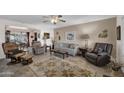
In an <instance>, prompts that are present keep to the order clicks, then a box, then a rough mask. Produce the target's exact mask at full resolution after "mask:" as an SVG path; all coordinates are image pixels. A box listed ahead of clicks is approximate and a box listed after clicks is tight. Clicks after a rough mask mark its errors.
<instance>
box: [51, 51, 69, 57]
mask: <svg viewBox="0 0 124 93" xmlns="http://www.w3.org/2000/svg"><path fill="white" fill-rule="evenodd" d="M52 53H54V54H60V55H62V58H63V59H64V58H65V57H68V52H67V51H64V50H62V49H52V50H51V51H50V55H51V54H52Z"/></svg>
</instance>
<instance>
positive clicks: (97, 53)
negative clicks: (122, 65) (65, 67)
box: [85, 43, 113, 66]
mask: <svg viewBox="0 0 124 93" xmlns="http://www.w3.org/2000/svg"><path fill="white" fill-rule="evenodd" d="M112 47H113V45H112V44H107V43H96V44H95V47H94V50H93V51H92V52H87V53H86V54H85V58H86V59H87V60H88V61H89V62H91V63H93V64H95V65H97V66H105V65H107V64H108V63H109V62H110V57H111V52H112Z"/></svg>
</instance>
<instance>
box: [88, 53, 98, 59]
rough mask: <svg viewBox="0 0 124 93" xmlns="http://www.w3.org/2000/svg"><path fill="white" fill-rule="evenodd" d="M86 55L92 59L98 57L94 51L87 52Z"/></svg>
mask: <svg viewBox="0 0 124 93" xmlns="http://www.w3.org/2000/svg"><path fill="white" fill-rule="evenodd" d="M86 56H87V57H88V58H91V59H94V60H96V59H97V57H98V56H97V55H96V54H94V53H89V52H87V53H86Z"/></svg>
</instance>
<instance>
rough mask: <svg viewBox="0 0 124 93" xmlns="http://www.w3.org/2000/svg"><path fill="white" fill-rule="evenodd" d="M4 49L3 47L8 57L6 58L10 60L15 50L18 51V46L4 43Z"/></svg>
mask: <svg viewBox="0 0 124 93" xmlns="http://www.w3.org/2000/svg"><path fill="white" fill-rule="evenodd" d="M2 47H3V50H4V53H5V55H6V57H7V58H8V57H9V55H12V54H13V52H12V51H14V50H16V51H17V50H18V45H17V44H15V43H12V42H9V43H3V44H2Z"/></svg>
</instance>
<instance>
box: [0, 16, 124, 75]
mask: <svg viewBox="0 0 124 93" xmlns="http://www.w3.org/2000/svg"><path fill="white" fill-rule="evenodd" d="M49 17H50V20H48V19H47V18H49ZM40 19H41V20H40ZM56 20H57V21H56ZM58 20H59V21H58ZM60 20H61V21H60ZM0 26H1V27H0V30H1V31H0V37H1V39H0V59H1V60H2V61H1V65H2V67H4V66H5V68H4V70H5V72H6V73H5V72H4V71H3V72H1V76H16V77H19V76H40V77H42V76H48V77H58V76H59V77H67V76H69V77H73V76H76V77H78V76H92V77H95V76H97V77H99V76H123V73H124V72H123V70H124V69H123V54H124V53H123V51H121V49H122V48H123V44H121V43H122V42H123V40H124V39H123V37H122V35H123V31H122V29H123V16H114V15H108V16H107V15H106V16H104V15H100V16H98V15H96V16H95V15H90V16H88V15H52V16H51V15H48V16H44V15H41V16H37V15H34V16H33V15H28V16H23V15H18V16H14V15H11V16H9V15H8V16H6V15H3V16H0ZM7 31H8V33H9V34H5V33H6V32H7ZM120 31H121V33H120ZM17 32H18V33H20V32H21V38H19V36H20V35H18V34H16V33H17ZM13 33H14V34H13ZM22 33H26V37H28V38H27V39H26V43H27V45H26V46H24V48H23V51H26V53H27V52H28V53H29V52H30V54H31V56H28V57H29V59H31V61H32V62H31V64H27V61H26V65H25V66H23V65H22V63H24V64H25V62H21V63H20V62H19V63H16V64H15V63H14V64H9V65H7V64H8V63H10V62H11V61H12V59H11V60H10V59H8V58H7V59H5V58H6V55H5V50H4V49H3V47H2V44H3V43H5V42H7V43H8V42H10V41H13V38H15V36H16V40H19V41H23V40H22V38H25V37H23V36H22ZM7 36H8V37H9V38H6V37H7ZM12 36H14V37H13V38H12ZM7 40H8V41H7ZM14 41H15V39H14ZM33 42H34V43H35V44H36V45H35V46H36V51H37V52H35V53H34V51H35V49H34V48H33V49H34V50H33V49H32V47H34V46H33ZM37 44H38V45H37ZM27 46H28V48H27ZM25 47H26V48H25ZM39 47H44V48H42V49H41V48H40V49H39V50H38V48H39ZM101 48H103V49H101ZM95 49H96V50H95ZM32 50H33V51H32ZM49 50H50V51H49ZM93 50H94V52H97V53H98V52H100V53H101V52H103V51H104V52H107V54H106V53H102V54H99V55H97V56H96V55H94V53H92V54H91V53H90V52H93ZM51 54H52V55H51ZM23 55H24V54H23ZM23 55H21V56H23ZM104 55H105V56H104ZM16 56H17V55H16ZM94 57H96V58H94ZM19 58H21V60H22V59H23V61H25V60H24V58H23V57H20V56H19ZM96 59H97V60H96ZM98 59H99V61H98ZM14 60H15V58H14ZM41 60H42V62H41ZM94 60H95V61H94ZM16 61H17V59H16ZM90 61H91V62H90ZM3 62H4V64H3ZM52 62H53V63H52ZM11 63H12V62H11ZM63 65H64V66H63ZM113 65H114V66H113ZM16 66H18V67H19V68H16ZM38 66H39V67H38ZM45 67H47V68H45ZM13 68H14V69H13ZM51 68H54V69H52V70H51ZM60 68H61V69H60ZM1 69H3V68H1ZM22 69H23V70H22ZM30 69H31V71H30ZM56 69H57V70H56ZM113 69H114V70H113ZM19 70H22V72H19ZM25 70H26V71H27V72H26V73H25ZM70 70H71V71H70ZM19 73H21V74H19Z"/></svg>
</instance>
